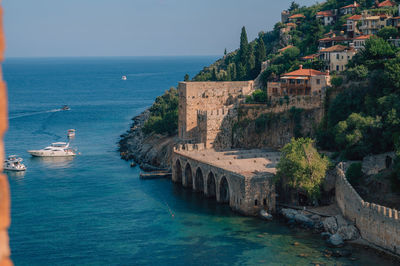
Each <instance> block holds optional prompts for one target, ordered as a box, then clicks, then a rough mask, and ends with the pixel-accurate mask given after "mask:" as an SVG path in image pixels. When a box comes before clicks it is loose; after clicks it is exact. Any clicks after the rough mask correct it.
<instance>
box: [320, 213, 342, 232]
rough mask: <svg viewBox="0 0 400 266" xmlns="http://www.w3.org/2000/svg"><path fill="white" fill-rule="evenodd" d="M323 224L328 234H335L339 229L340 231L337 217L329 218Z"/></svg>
mask: <svg viewBox="0 0 400 266" xmlns="http://www.w3.org/2000/svg"><path fill="white" fill-rule="evenodd" d="M322 224H323V227H324V230H325V231H326V232H329V233H331V234H335V233H336V231H337V229H338V225H337V222H336V219H335V217H328V218H326V219H325V220H324V221H323V222H322Z"/></svg>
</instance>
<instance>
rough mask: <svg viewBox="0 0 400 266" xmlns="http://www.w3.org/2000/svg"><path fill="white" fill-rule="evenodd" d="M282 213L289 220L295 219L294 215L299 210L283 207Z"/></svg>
mask: <svg viewBox="0 0 400 266" xmlns="http://www.w3.org/2000/svg"><path fill="white" fill-rule="evenodd" d="M281 214H282V215H283V217H285V218H286V219H287V220H294V216H295V215H296V214H297V211H296V210H293V209H281Z"/></svg>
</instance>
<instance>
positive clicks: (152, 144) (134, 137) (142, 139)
mask: <svg viewBox="0 0 400 266" xmlns="http://www.w3.org/2000/svg"><path fill="white" fill-rule="evenodd" d="M149 115H150V112H149V110H146V111H144V112H143V113H141V114H140V115H138V116H136V117H134V118H133V119H132V120H133V124H132V126H131V128H130V130H129V131H128V132H126V133H125V134H123V135H121V139H120V141H119V151H120V154H121V158H122V159H124V160H127V161H133V162H135V163H137V164H138V165H139V166H140V167H141V168H142V170H144V171H159V170H166V169H169V168H170V160H171V156H172V151H173V147H174V145H175V144H176V143H177V142H178V139H177V136H176V135H174V136H168V135H159V134H149V135H146V134H144V132H143V130H142V128H143V126H144V124H145V122H146V121H147V119H148V118H149Z"/></svg>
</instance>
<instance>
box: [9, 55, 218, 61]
mask: <svg viewBox="0 0 400 266" xmlns="http://www.w3.org/2000/svg"><path fill="white" fill-rule="evenodd" d="M206 56H215V57H223V55H217V54H209V55H206V54H205V55H76V56H75V55H74V56H5V57H4V61H5V60H7V59H52V58H53V59H55V58H71V59H72V58H112V57H119V58H138V57H206Z"/></svg>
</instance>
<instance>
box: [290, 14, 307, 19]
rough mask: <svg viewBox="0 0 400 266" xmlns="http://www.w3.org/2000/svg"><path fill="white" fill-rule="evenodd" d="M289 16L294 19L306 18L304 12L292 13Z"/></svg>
mask: <svg viewBox="0 0 400 266" xmlns="http://www.w3.org/2000/svg"><path fill="white" fill-rule="evenodd" d="M289 18H292V19H294V18H305V16H304V15H303V14H294V15H291V16H290V17H289Z"/></svg>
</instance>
